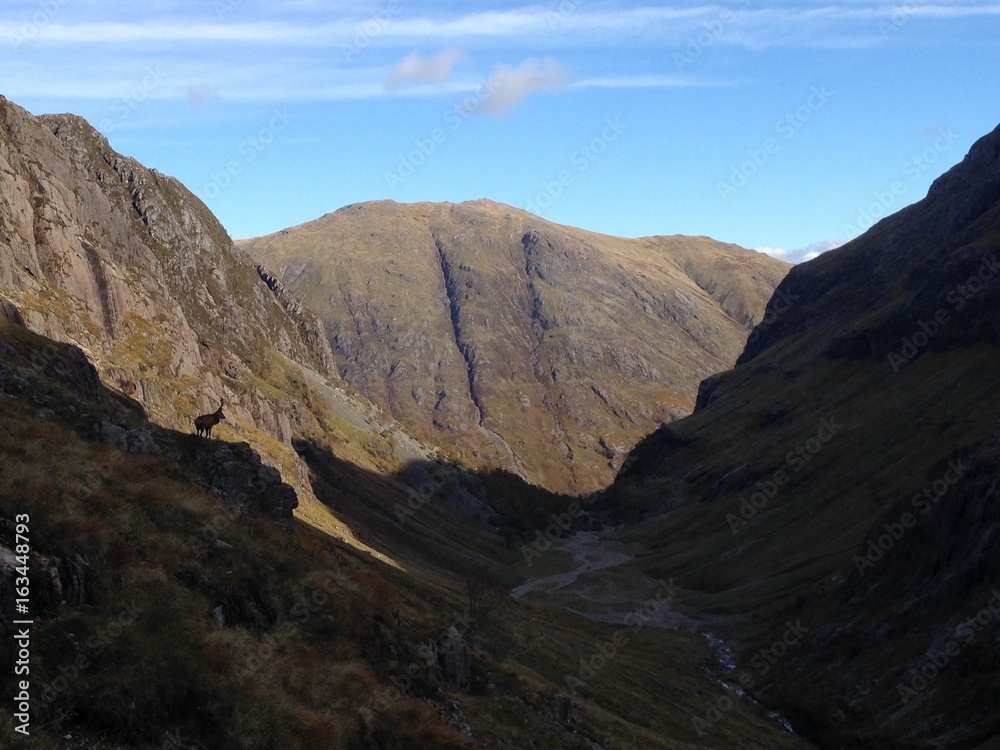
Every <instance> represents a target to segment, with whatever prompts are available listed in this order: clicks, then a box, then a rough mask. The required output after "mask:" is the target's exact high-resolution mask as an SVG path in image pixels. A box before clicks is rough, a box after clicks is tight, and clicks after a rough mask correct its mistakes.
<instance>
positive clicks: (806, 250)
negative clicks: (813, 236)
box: [754, 240, 844, 263]
mask: <svg viewBox="0 0 1000 750" xmlns="http://www.w3.org/2000/svg"><path fill="white" fill-rule="evenodd" d="M843 244H844V241H843V240H822V241H820V242H814V243H812V244H811V245H807V246H806V247H802V248H799V249H798V250H786V249H785V248H783V247H755V248H754V250H756V251H757V252H758V253H764V254H765V255H770V256H771V257H772V258H780V259H781V260H783V261H786V262H788V263H804V262H805V261H807V260H813V259H814V258H818V257H819V256H821V255H822V254H823V253H825V252H826V251H828V250H835V249H837V248H838V247H840V246H841V245H843Z"/></svg>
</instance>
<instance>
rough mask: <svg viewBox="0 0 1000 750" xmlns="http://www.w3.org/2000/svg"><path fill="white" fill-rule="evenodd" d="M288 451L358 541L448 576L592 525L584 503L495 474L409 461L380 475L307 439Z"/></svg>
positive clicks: (495, 562)
mask: <svg viewBox="0 0 1000 750" xmlns="http://www.w3.org/2000/svg"><path fill="white" fill-rule="evenodd" d="M293 447H294V448H295V450H296V452H297V453H298V454H299V456H300V457H302V458H303V459H304V460H305V461H306V463H307V464H308V466H309V469H310V479H311V482H312V488H313V492H314V493H315V494H316V497H317V498H319V500H320V501H321V502H323V503H324V504H325V505H327V506H328V507H329V508H330V509H331V510H333V511H334V512H335V513H336V514H337V516H338V517H339V518H340V519H341V520H343V521H344V522H345V523H346V524H348V526H350V528H351V529H352V530H353V531H354V533H355V534H356V535H357V536H358V538H359V539H361V540H362V541H364V542H365V543H366V544H369V545H371V546H373V547H376V548H379V549H380V550H381V551H384V552H385V553H386V554H387V555H390V556H392V557H396V558H399V557H400V555H401V554H402V555H403V556H406V554H407V553H411V554H415V555H416V556H417V557H419V558H421V559H423V560H424V561H426V562H428V563H430V564H432V565H436V566H441V567H443V568H445V569H447V570H450V571H455V572H460V571H462V570H465V569H468V568H470V567H472V566H481V565H488V566H496V565H500V566H501V567H503V566H505V565H506V564H507V563H509V562H510V561H511V560H512V559H515V556H516V555H517V554H518V549H519V548H520V546H521V545H523V544H527V543H530V542H533V541H535V539H536V538H537V535H538V534H541V535H543V536H544V535H545V534H546V530H547V529H548V533H549V535H550V536H554V535H556V534H558V535H569V534H572V533H573V532H574V531H576V530H578V529H583V528H587V529H589V528H592V527H593V526H594V524H595V523H597V522H596V521H595V520H594V519H593V518H592V517H591V515H590V514H589V513H588V512H587V511H586V510H585V507H586V505H587V503H586V501H584V500H582V499H580V498H575V497H571V496H569V495H560V494H556V493H552V492H549V491H548V490H545V489H542V488H540V487H535V486H533V485H530V484H528V483H527V482H525V481H524V480H523V479H521V478H520V477H518V476H516V475H514V474H511V473H510V472H507V471H503V470H500V469H495V470H491V471H472V470H469V469H467V468H464V467H461V466H458V465H457V464H454V463H447V462H435V461H413V462H410V463H409V464H407V465H406V466H405V467H404V468H403V470H402V471H400V472H397V473H396V474H394V475H391V476H385V475H382V474H379V473H377V472H372V471H368V470H365V469H362V468H359V467H358V466H356V465H354V464H353V463H351V462H349V461H346V460H344V459H342V458H339V457H337V456H336V455H334V453H333V452H332V451H331V450H330V449H329V448H328V447H326V446H322V445H319V444H317V443H316V442H314V441H309V440H304V439H298V440H294V441H293ZM571 508H574V509H576V508H579V510H574V512H572V513H571V512H570V509H571ZM553 526H555V527H556V528H554V529H553V528H551V527H553Z"/></svg>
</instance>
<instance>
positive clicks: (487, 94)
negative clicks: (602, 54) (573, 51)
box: [478, 58, 569, 116]
mask: <svg viewBox="0 0 1000 750" xmlns="http://www.w3.org/2000/svg"><path fill="white" fill-rule="evenodd" d="M567 85H569V76H568V75H567V74H566V71H565V70H563V67H562V66H561V65H560V64H559V63H557V62H556V61H555V60H553V59H551V58H545V59H544V60H538V59H536V58H528V59H527V60H525V61H524V62H523V63H521V64H520V65H518V66H517V67H516V68H515V67H512V66H510V65H500V66H498V67H497V68H496V69H495V70H494V71H493V75H491V76H490V78H489V80H488V81H486V83H485V84H483V92H484V98H483V100H482V104H481V106H480V107H479V109H478V111H479V112H483V113H485V114H488V115H494V116H499V115H502V114H503V113H504V112H506V111H507V110H509V109H511V108H512V107H515V106H517V105H518V104H520V103H521V102H522V101H524V99H526V98H527V97H528V96H530V95H531V94H535V93H538V92H541V91H550V92H551V91H558V90H559V89H562V88H565V87H566V86H567Z"/></svg>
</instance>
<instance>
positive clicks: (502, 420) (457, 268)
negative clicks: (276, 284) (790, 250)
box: [238, 200, 789, 491]
mask: <svg viewBox="0 0 1000 750" xmlns="http://www.w3.org/2000/svg"><path fill="white" fill-rule="evenodd" d="M238 246H239V247H240V248H241V249H243V250H245V251H246V252H248V253H249V254H250V255H251V256H253V257H254V258H255V259H257V260H258V261H259V262H260V263H261V264H263V265H264V266H266V267H269V268H271V269H273V270H274V271H275V273H276V274H277V276H278V277H279V278H280V279H281V280H282V281H283V283H284V284H285V285H286V286H287V287H288V288H289V289H290V290H291V291H292V292H293V293H294V294H295V295H296V296H297V297H298V298H299V299H301V300H302V301H303V303H304V304H305V305H307V306H308V307H309V308H310V309H312V310H313V311H315V312H316V313H317V314H318V315H319V316H320V318H321V319H322V321H323V323H324V325H325V327H326V330H327V332H328V334H329V336H330V344H331V348H332V351H333V356H334V360H335V367H336V369H337V371H338V373H339V375H340V376H341V377H343V379H344V380H345V381H347V382H348V383H350V384H351V385H352V386H353V387H354V388H356V389H357V390H358V391H360V392H361V393H362V394H364V395H365V396H366V397H367V398H369V399H371V400H372V401H374V402H375V403H377V404H379V405H380V406H381V407H383V408H384V409H387V410H389V411H390V413H391V414H392V416H393V417H395V418H396V419H398V420H399V421H400V422H402V423H403V424H406V425H408V426H409V427H410V428H411V429H412V430H414V431H415V432H416V433H417V434H419V435H420V436H421V437H422V438H424V439H425V440H428V441H430V442H432V443H435V444H439V445H442V446H445V447H447V448H449V449H451V450H452V451H454V452H455V453H456V454H457V455H458V456H461V457H463V458H464V460H467V461H470V462H471V463H472V464H473V465H483V464H490V465H498V466H502V467H505V468H508V469H511V470H513V471H516V472H517V473H519V474H521V475H522V476H524V477H526V478H528V479H529V480H531V481H534V482H537V483H540V484H542V485H544V486H546V487H549V488H550V489H556V490H575V491H586V490H594V489H597V488H599V487H601V486H604V485H606V484H607V483H608V482H609V481H610V480H611V479H612V477H613V476H614V472H615V471H616V470H617V469H618V467H619V466H620V464H621V459H622V457H623V455H624V452H625V451H626V450H627V449H628V448H629V447H631V446H632V445H633V444H634V443H635V442H636V441H637V440H638V439H639V438H641V437H642V436H643V435H645V434H647V433H649V432H650V431H652V430H653V429H655V428H656V427H657V426H658V425H659V424H661V423H664V422H670V421H673V420H674V419H676V418H678V417H680V416H682V415H684V414H686V413H688V412H689V411H690V409H691V407H692V406H693V404H694V399H695V394H696V388H697V383H698V382H699V381H700V380H701V379H703V378H704V377H706V376H707V375H709V374H710V373H712V372H716V371H718V370H720V369H725V368H728V367H730V366H731V365H732V363H733V362H734V361H735V359H736V356H737V355H738V354H739V352H740V350H741V349H742V347H743V344H744V342H745V341H746V338H747V335H748V334H749V332H750V329H751V328H752V327H753V325H754V324H756V323H759V322H760V321H761V320H762V316H763V308H764V304H765V302H766V300H767V299H768V298H769V297H770V296H771V293H772V292H773V290H774V288H775V286H776V285H777V284H778V282H779V281H780V280H781V279H782V278H783V277H784V275H785V273H786V272H787V270H788V268H789V265H788V264H786V263H783V262H781V261H777V260H775V259H773V258H770V257H767V256H765V255H762V254H759V253H755V252H751V251H748V250H745V249H743V248H740V247H737V246H735V245H726V244H723V243H720V242H716V241H714V240H711V239H708V238H705V237H649V238H643V239H633V240H629V239H622V238H618V237H610V236H607V235H599V234H594V233H591V232H586V231H583V230H580V229H574V228H570V227H565V226H560V225H557V224H553V223H551V222H547V221H544V220H542V219H540V218H538V217H537V216H534V215H532V214H530V213H527V212H524V211H520V210H518V209H514V208H511V207H509V206H504V205H501V204H498V203H494V202H491V201H485V200H483V201H475V202H470V203H463V204H460V205H453V204H431V203H420V204H412V205H402V204H397V203H394V202H391V201H386V202H377V203H364V204H358V205H353V206H348V207H347V208H344V209H341V210H340V211H337V212H335V213H332V214H328V215H326V216H324V217H322V218H320V219H317V220H315V221H311V222H308V223H306V224H303V225H301V226H297V227H293V228H290V229H286V230H284V231H282V232H279V233H277V234H272V235H268V236H266V237H259V238H255V239H252V240H246V241H241V242H239V243H238Z"/></svg>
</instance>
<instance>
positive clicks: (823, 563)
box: [606, 128, 1000, 748]
mask: <svg viewBox="0 0 1000 750" xmlns="http://www.w3.org/2000/svg"><path fill="white" fill-rule="evenodd" d="M768 310H769V312H768V315H767V323H766V325H761V326H758V327H757V329H755V332H754V334H753V335H752V336H751V338H750V341H749V342H748V345H747V347H746V350H745V351H744V352H743V354H742V355H741V357H740V359H739V365H738V366H737V367H736V368H735V369H734V370H732V371H730V372H726V373H722V374H720V375H718V376H714V377H712V378H709V379H707V380H706V381H705V382H704V383H703V384H702V387H701V389H700V393H699V399H698V407H697V409H696V411H695V413H694V414H693V415H692V416H691V417H689V418H686V419H683V420H681V421H679V422H676V423H674V424H673V425H670V426H669V427H665V428H663V429H661V430H659V431H658V432H656V433H654V434H653V435H651V436H650V437H649V438H647V439H646V440H644V441H643V442H642V443H641V444H640V445H639V446H638V447H637V448H636V450H635V451H634V452H633V453H632V454H631V455H630V457H629V459H628V460H627V462H626V466H625V468H624V469H623V470H622V472H621V474H620V476H619V477H618V479H617V481H616V483H615V485H614V486H613V487H612V489H611V491H610V492H609V494H608V496H607V498H606V502H607V504H608V505H607V507H609V508H614V509H615V512H618V513H620V514H622V515H625V516H630V517H632V518H636V517H637V516H643V517H644V520H642V521H640V522H639V523H638V525H637V526H635V527H634V528H633V529H632V531H631V532H630V534H629V536H630V537H634V538H637V539H642V540H643V542H644V543H645V544H646V546H647V549H648V554H647V555H646V556H645V557H644V558H643V560H642V567H643V568H644V569H645V570H647V571H651V572H655V573H656V574H657V575H667V574H672V575H676V576H677V577H678V580H679V581H680V582H682V584H683V585H684V586H685V587H687V588H689V589H692V590H694V591H697V592H700V593H699V594H697V595H692V596H691V597H690V598H689V600H688V604H689V605H691V606H697V607H699V608H702V609H706V610H709V611H713V612H715V613H716V614H717V615H719V616H720V620H719V627H718V629H719V630H720V631H722V632H725V633H726V634H728V635H729V636H731V637H733V638H735V639H738V641H739V642H740V643H741V645H742V646H743V647H744V648H743V659H742V660H741V661H740V663H739V671H738V676H739V678H740V679H741V680H742V679H743V678H746V680H747V681H746V682H743V683H742V684H743V687H744V688H749V689H750V690H751V692H753V693H754V694H755V695H757V696H758V697H760V698H762V699H763V700H765V701H766V702H767V703H768V704H769V705H771V706H774V707H777V708H779V709H780V710H781V712H782V714H783V715H785V716H787V717H788V718H790V719H791V720H792V723H793V724H794V726H795V727H796V729H798V730H799V731H802V732H804V733H805V734H806V735H807V736H810V737H811V738H813V739H815V740H816V741H818V742H820V744H821V745H823V746H824V747H831V748H839V747H847V746H851V747H854V746H858V747H866V748H881V747H885V748H890V747H891V748H902V747H938V748H943V747H954V748H971V747H978V746H979V745H980V744H981V743H984V742H986V741H987V739H989V738H990V737H995V736H996V735H997V734H998V733H1000V719H998V717H997V714H996V710H995V707H996V705H997V701H998V699H1000V681H998V678H997V675H998V674H1000V672H998V667H1000V661H998V657H997V653H998V650H997V649H998V646H1000V628H997V624H998V622H1000V594H998V593H997V592H998V590H1000V547H998V545H997V540H998V538H1000V496H998V494H997V477H998V476H1000V399H998V397H997V391H996V373H997V371H998V368H1000V128H998V129H997V130H995V131H994V132H993V133H991V134H989V135H988V136H986V137H984V138H982V139H981V140H980V141H979V142H977V143H976V144H975V145H974V146H973V148H972V149H971V151H970V152H969V154H968V156H967V157H966V158H965V160H964V161H963V162H962V163H961V164H959V165H957V166H956V167H954V168H953V169H952V170H950V171H949V172H948V173H947V174H945V175H943V176H942V177H940V178H939V179H938V180H937V181H935V183H934V184H933V186H932V187H931V189H930V191H929V193H928V195H927V197H926V198H925V199H924V200H922V201H920V202H918V203H916V204H914V205H913V206H910V207H908V208H906V209H904V210H903V211H900V212H899V213H897V214H895V215H893V216H891V217H888V218H887V219H885V220H883V221H881V222H880V223H879V224H877V225H876V226H875V227H873V228H872V229H871V230H870V231H869V232H868V233H866V234H865V235H864V236H862V237H860V238H858V239H856V240H855V241H853V242H851V243H849V244H847V245H845V246H844V247H842V248H840V249H838V250H835V251H832V252H829V253H827V254H825V255H823V256H821V257H820V258H818V259H816V260H814V261H811V262H809V263H805V264H802V265H800V266H796V267H795V268H794V269H792V271H791V272H790V273H789V274H788V276H787V277H786V279H785V280H784V281H782V283H781V284H780V285H779V287H778V289H777V292H776V294H775V296H774V298H773V299H772V300H771V302H770V303H769V307H768ZM788 623H791V624H792V625H793V626H796V627H801V629H800V630H798V631H797V633H796V636H795V637H793V638H789V637H788V633H789V630H788V628H789V625H788Z"/></svg>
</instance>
